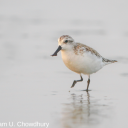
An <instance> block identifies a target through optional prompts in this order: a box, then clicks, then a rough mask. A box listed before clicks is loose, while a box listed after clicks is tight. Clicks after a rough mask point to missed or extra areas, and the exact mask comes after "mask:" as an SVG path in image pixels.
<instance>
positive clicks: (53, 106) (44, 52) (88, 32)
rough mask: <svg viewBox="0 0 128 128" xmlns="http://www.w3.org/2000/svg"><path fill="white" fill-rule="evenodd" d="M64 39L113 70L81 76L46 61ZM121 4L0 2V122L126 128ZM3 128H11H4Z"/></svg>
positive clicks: (111, 0)
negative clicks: (85, 48)
mask: <svg viewBox="0 0 128 128" xmlns="http://www.w3.org/2000/svg"><path fill="white" fill-rule="evenodd" d="M65 34H66V35H70V36H71V37H73V38H74V40H75V41H76V42H81V43H83V44H86V45H88V46H90V47H93V48H94V49H96V50H97V51H98V52H99V53H100V54H101V55H102V56H103V57H105V58H108V59H115V60H117V61H118V63H114V64H112V65H108V66H106V67H104V68H103V69H102V70H100V71H99V72H97V73H96V74H93V75H91V84H90V90H91V91H89V93H87V92H85V91H82V90H83V89H86V84H87V83H86V81H87V76H83V77H84V81H83V82H81V83H77V85H76V86H75V87H74V88H73V89H70V86H71V85H72V82H73V80H74V79H76V80H77V79H79V75H77V74H76V73H73V72H72V71H70V70H69V69H67V68H66V67H65V65H64V64H63V62H62V59H61V54H60V53H59V54H58V56H57V57H51V56H50V55H51V54H53V53H54V51H55V50H56V49H57V46H58V42H57V40H58V38H59V37H60V36H61V35H65ZM127 90H128V1H127V0H116V1H115V0H107V1H102V0H97V1H95V0H92V1H90V0H80V1H77V0H70V1H68V0H61V1H59V0H54V1H52V0H50V1H46V0H0V122H9V121H11V122H14V124H15V127H18V126H17V125H16V123H17V122H18V121H23V122H27V123H28V122H30V123H34V122H36V121H38V122H40V123H49V126H48V127H49V128H53V127H56V128H78V127H79V128H83V127H89V128H108V127H109V128H113V127H116V128H120V127H123V128H127V127H128V123H127V118H128V111H127V108H128V100H127V97H128V93H127ZM8 127H9V126H8Z"/></svg>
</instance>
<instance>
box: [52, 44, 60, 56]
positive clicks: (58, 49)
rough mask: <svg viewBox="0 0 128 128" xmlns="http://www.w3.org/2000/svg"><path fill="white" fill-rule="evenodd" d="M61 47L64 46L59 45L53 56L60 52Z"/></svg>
mask: <svg viewBox="0 0 128 128" xmlns="http://www.w3.org/2000/svg"><path fill="white" fill-rule="evenodd" d="M61 49H62V47H61V46H59V47H58V48H57V50H56V51H55V52H54V54H52V55H51V56H57V53H58V52H59V51H60V50H61Z"/></svg>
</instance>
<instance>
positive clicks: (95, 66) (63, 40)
mask: <svg viewBox="0 0 128 128" xmlns="http://www.w3.org/2000/svg"><path fill="white" fill-rule="evenodd" d="M58 44H59V47H58V49H57V50H56V51H55V53H54V54H53V55H52V56H57V53H58V52H59V51H60V50H61V55H62V59H63V62H64V64H65V65H66V66H67V67H68V68H69V69H70V70H72V71H74V72H76V73H78V74H79V75H80V78H81V79H80V80H74V82H73V84H72V86H71V88H73V87H74V86H75V84H76V83H77V82H80V81H83V78H82V75H81V74H85V75H88V81H87V89H86V91H88V88H89V84H90V74H92V73H96V72H97V71H98V70H100V69H101V68H102V67H104V66H105V65H107V64H111V63H114V62H117V61H116V60H109V59H106V58H104V57H102V56H101V55H100V54H99V53H98V52H97V51H96V50H94V49H93V48H91V47H89V46H87V45H84V44H81V43H76V42H75V41H74V39H73V38H72V37H71V36H69V35H63V36H61V37H60V38H59V39H58Z"/></svg>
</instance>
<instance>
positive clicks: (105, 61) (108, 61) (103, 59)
mask: <svg viewBox="0 0 128 128" xmlns="http://www.w3.org/2000/svg"><path fill="white" fill-rule="evenodd" d="M102 61H103V62H104V64H105V65H107V64H111V63H115V62H117V60H109V59H106V58H102Z"/></svg>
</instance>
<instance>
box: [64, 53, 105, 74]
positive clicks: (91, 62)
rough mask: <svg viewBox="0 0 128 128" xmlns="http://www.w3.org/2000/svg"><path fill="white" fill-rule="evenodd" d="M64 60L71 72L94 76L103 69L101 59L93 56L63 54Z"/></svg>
mask: <svg viewBox="0 0 128 128" xmlns="http://www.w3.org/2000/svg"><path fill="white" fill-rule="evenodd" d="M62 59H63V62H64V64H65V65H66V66H67V67H68V68H69V69H70V70H72V71H74V72H76V73H79V74H80V73H83V74H92V73H95V72H97V71H98V70H100V69H101V68H102V67H103V66H102V60H101V58H99V57H97V56H95V55H91V54H85V55H83V56H82V55H75V54H71V53H68V54H65V53H63V52H62Z"/></svg>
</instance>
